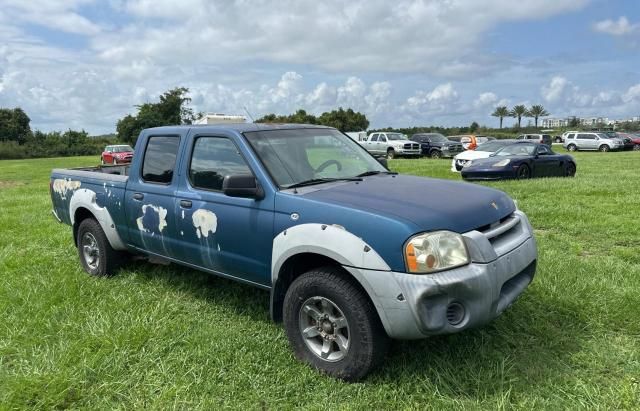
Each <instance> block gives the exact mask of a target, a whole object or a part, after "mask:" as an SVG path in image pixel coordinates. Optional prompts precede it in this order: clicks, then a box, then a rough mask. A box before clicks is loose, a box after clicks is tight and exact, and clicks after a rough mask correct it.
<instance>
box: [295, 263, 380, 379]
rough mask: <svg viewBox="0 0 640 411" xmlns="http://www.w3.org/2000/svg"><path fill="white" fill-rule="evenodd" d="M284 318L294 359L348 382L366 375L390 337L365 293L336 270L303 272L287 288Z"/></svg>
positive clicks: (377, 360) (329, 268)
mask: <svg viewBox="0 0 640 411" xmlns="http://www.w3.org/2000/svg"><path fill="white" fill-rule="evenodd" d="M284 307H285V308H284V312H283V320H284V326H285V330H286V332H287V337H288V339H289V343H290V344H291V347H292V348H293V351H294V354H295V356H296V358H298V359H299V360H301V361H303V362H306V363H308V364H310V365H311V366H312V367H314V368H316V369H318V370H320V371H322V372H324V373H326V374H328V375H330V376H332V377H335V378H340V379H343V380H346V381H355V380H359V379H361V378H363V377H364V376H366V375H367V374H368V373H369V372H371V370H373V369H374V368H375V367H376V366H377V365H378V364H379V363H380V362H382V360H383V359H384V355H385V353H386V351H387V349H388V345H389V337H388V336H387V334H386V333H385V331H384V328H383V327H382V324H381V323H380V319H379V318H378V314H377V312H376V310H375V307H374V306H373V304H372V303H371V301H369V299H368V297H367V296H366V294H365V293H364V292H362V291H360V290H359V289H358V288H357V287H355V286H354V285H353V284H352V283H351V282H350V281H348V280H346V279H345V278H344V277H343V276H342V275H341V273H340V272H339V269H338V268H335V267H323V268H318V269H315V270H312V271H309V272H306V273H304V274H302V275H301V276H300V277H298V278H297V279H296V280H295V281H294V282H293V284H291V286H290V287H289V289H288V290H287V294H286V296H285V299H284Z"/></svg>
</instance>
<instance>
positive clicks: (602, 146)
mask: <svg viewBox="0 0 640 411" xmlns="http://www.w3.org/2000/svg"><path fill="white" fill-rule="evenodd" d="M598 150H599V151H601V152H603V153H606V152H607V151H609V146H608V145H606V144H603V145H601V146H600V147H599V148H598Z"/></svg>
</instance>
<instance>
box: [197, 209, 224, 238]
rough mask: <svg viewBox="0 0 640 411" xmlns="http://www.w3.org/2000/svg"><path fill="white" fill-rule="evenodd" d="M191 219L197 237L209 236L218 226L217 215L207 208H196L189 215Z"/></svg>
mask: <svg viewBox="0 0 640 411" xmlns="http://www.w3.org/2000/svg"><path fill="white" fill-rule="evenodd" d="M191 218H192V219H193V226H194V227H195V228H196V235H197V236H198V238H201V237H203V236H204V237H209V232H211V234H215V233H216V229H217V228H218V217H216V215H215V214H214V213H212V212H211V211H209V210H202V209H200V210H196V211H194V213H193V215H192V216H191Z"/></svg>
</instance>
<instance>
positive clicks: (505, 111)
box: [491, 106, 509, 128]
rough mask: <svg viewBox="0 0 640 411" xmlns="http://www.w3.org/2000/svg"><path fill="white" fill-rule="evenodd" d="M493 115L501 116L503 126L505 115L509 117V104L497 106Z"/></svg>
mask: <svg viewBox="0 0 640 411" xmlns="http://www.w3.org/2000/svg"><path fill="white" fill-rule="evenodd" d="M491 115H492V116H493V117H498V118H500V128H502V119H503V118H505V117H509V109H508V108H507V106H500V107H496V109H495V110H494V112H493V113H491Z"/></svg>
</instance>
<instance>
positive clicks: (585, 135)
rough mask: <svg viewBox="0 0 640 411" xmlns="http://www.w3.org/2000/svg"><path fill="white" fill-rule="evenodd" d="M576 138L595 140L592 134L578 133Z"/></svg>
mask: <svg viewBox="0 0 640 411" xmlns="http://www.w3.org/2000/svg"><path fill="white" fill-rule="evenodd" d="M578 138H579V139H581V140H595V139H596V136H595V135H594V134H578Z"/></svg>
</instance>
